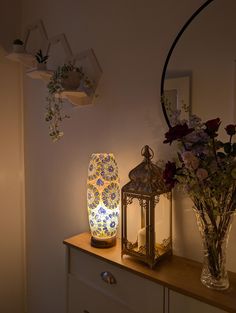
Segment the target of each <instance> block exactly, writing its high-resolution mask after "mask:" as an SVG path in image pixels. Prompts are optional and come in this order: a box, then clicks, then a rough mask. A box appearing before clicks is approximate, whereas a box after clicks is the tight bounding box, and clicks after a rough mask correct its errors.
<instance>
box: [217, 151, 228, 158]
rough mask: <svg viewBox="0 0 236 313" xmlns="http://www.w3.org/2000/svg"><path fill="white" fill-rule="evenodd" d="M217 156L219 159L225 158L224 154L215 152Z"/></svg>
mask: <svg viewBox="0 0 236 313" xmlns="http://www.w3.org/2000/svg"><path fill="white" fill-rule="evenodd" d="M217 156H218V157H219V158H221V159H224V158H225V157H226V154H224V153H223V152H217Z"/></svg>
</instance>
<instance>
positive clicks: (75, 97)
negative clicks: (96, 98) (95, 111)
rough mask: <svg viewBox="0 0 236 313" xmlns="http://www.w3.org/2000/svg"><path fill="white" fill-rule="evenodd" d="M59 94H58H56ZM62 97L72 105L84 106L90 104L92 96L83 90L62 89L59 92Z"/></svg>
mask: <svg viewBox="0 0 236 313" xmlns="http://www.w3.org/2000/svg"><path fill="white" fill-rule="evenodd" d="M58 96H59V95H58ZM60 96H61V98H62V99H65V100H68V101H69V102H70V103H71V104H73V105H74V106H85V105H89V104H92V101H93V97H92V96H88V95H87V94H86V92H84V91H69V90H68V91H67V90H66V91H63V92H61V93H60Z"/></svg>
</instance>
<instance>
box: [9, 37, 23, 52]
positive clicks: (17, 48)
mask: <svg viewBox="0 0 236 313" xmlns="http://www.w3.org/2000/svg"><path fill="white" fill-rule="evenodd" d="M12 50H13V52H15V53H24V52H25V48H24V42H23V41H22V40H21V39H18V38H17V39H15V40H14V41H13V44H12Z"/></svg>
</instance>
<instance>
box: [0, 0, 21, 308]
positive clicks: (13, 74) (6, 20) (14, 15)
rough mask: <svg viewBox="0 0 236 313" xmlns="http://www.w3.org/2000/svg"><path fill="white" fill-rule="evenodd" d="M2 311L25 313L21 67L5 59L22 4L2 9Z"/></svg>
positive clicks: (12, 1) (16, 33)
mask: <svg viewBox="0 0 236 313" xmlns="http://www.w3.org/2000/svg"><path fill="white" fill-rule="evenodd" d="M0 29H1V32H0V73H1V75H0V112H1V114H0V150H1V153H0V202H1V204H0V213H1V218H0V249H1V257H0V312H4V313H23V312H24V300H25V293H24V287H25V286H24V284H25V275H24V270H25V269H24V266H25V264H24V260H25V257H24V226H25V224H24V168H23V164H24V162H23V112H22V101H21V90H22V86H21V83H22V82H21V68H20V66H19V64H17V63H13V62H11V61H8V60H7V59H6V58H5V57H4V53H5V50H7V49H8V48H9V47H10V46H11V42H12V41H13V39H15V38H17V37H18V36H19V34H20V1H18V0H10V1H5V0H1V10H0Z"/></svg>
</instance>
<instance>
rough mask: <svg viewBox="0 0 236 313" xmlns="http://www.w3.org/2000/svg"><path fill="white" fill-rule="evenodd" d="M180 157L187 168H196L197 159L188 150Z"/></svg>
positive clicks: (197, 164)
mask: <svg viewBox="0 0 236 313" xmlns="http://www.w3.org/2000/svg"><path fill="white" fill-rule="evenodd" d="M182 158H183V161H184V164H185V166H186V167H187V168H189V169H190V168H192V169H194V170H196V169H197V168H198V166H199V160H198V158H197V157H196V156H195V155H194V154H193V153H192V152H190V151H185V152H184V153H183V154H182Z"/></svg>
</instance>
